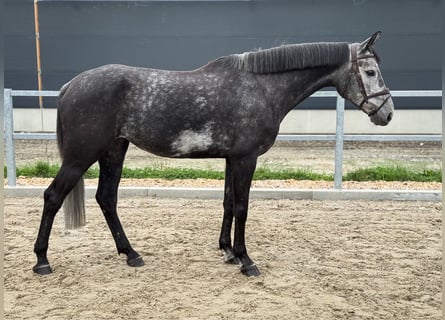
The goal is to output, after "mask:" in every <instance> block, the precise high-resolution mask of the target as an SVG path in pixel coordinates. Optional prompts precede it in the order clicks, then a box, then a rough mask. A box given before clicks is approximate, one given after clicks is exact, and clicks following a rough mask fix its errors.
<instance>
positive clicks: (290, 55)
mask: <svg viewBox="0 0 445 320" xmlns="http://www.w3.org/2000/svg"><path fill="white" fill-rule="evenodd" d="M225 59H226V61H227V63H228V64H229V65H231V66H233V67H235V68H238V69H242V70H245V71H248V72H253V73H273V72H283V71H289V70H300V69H306V68H314V67H320V66H334V65H340V64H343V63H345V62H346V61H348V59H349V46H348V44H347V43H346V42H318V43H303V44H290V45H282V46H280V47H275V48H271V49H265V50H258V51H251V52H245V53H242V54H233V55H230V56H227V57H225Z"/></svg>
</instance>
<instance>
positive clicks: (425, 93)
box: [4, 89, 442, 189]
mask: <svg viewBox="0 0 445 320" xmlns="http://www.w3.org/2000/svg"><path fill="white" fill-rule="evenodd" d="M58 95H59V91H36V90H12V89H5V91H4V108H5V110H4V111H5V151H6V167H7V178H8V186H15V185H16V162H15V146H14V140H16V139H39V140H52V139H56V134H54V133H31V132H26V133H14V119H13V97H18V96H20V97H39V96H44V97H56V96H58ZM391 95H392V96H393V97H441V96H442V90H410V91H401V90H394V91H391ZM310 97H311V98H329V97H330V98H336V129H335V135H333V134H330V135H307V134H304V135H289V134H279V135H278V137H277V140H280V141H335V171H334V188H335V189H341V188H342V177H343V142H344V141H442V135H440V134H439V135H345V134H344V113H345V100H344V99H343V98H342V97H341V96H340V95H339V94H338V93H337V92H336V91H318V92H315V93H314V94H312V95H311V96H310Z"/></svg>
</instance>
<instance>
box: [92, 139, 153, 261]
mask: <svg viewBox="0 0 445 320" xmlns="http://www.w3.org/2000/svg"><path fill="white" fill-rule="evenodd" d="M127 149H128V141H127V140H124V139H119V140H117V141H116V144H115V145H113V147H112V149H110V150H109V151H108V152H107V153H106V154H105V155H104V156H103V157H102V158H100V159H99V166H100V174H99V186H98V189H97V193H96V200H97V203H98V204H99V206H100V208H101V209H102V212H103V214H104V217H105V220H106V221H107V224H108V227H109V228H110V231H111V234H112V235H113V238H114V241H115V243H116V248H117V251H118V253H119V254H121V253H124V254H125V255H126V256H127V264H128V265H129V266H132V267H140V266H143V265H144V261H143V259H142V257H141V256H140V255H139V254H138V253H137V252H136V251H135V250H134V249H133V248H132V247H131V245H130V242H129V241H128V239H127V236H126V235H125V232H124V230H123V227H122V224H121V222H120V220H119V217H118V215H117V208H116V207H117V192H118V186H119V182H120V178H121V174H122V166H123V162H124V158H125V153H126V152H127Z"/></svg>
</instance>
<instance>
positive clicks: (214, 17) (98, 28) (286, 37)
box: [5, 0, 443, 108]
mask: <svg viewBox="0 0 445 320" xmlns="http://www.w3.org/2000/svg"><path fill="white" fill-rule="evenodd" d="M5 7H6V8H5V9H6V15H5V22H6V23H5V45H6V49H5V86H6V87H10V88H14V89H36V88H37V75H36V67H35V66H36V62H35V60H36V58H35V37H34V15H33V1H31V0H26V1H25V0H6V3H5ZM440 8H441V1H440V0H397V1H388V0H386V1H385V0H338V1H332V0H317V1H314V0H299V1H272V0H269V1H267V0H263V1H40V2H39V11H40V37H41V56H42V69H43V84H44V89H48V90H58V89H59V88H60V86H61V85H62V84H63V83H65V82H66V81H68V80H69V79H71V78H72V77H73V76H74V75H76V74H78V73H79V72H81V71H83V70H85V69H89V68H92V67H95V66H99V65H103V64H107V63H124V64H129V65H135V66H143V67H152V68H165V69H176V70H186V69H193V68H196V67H199V66H200V65H203V64H205V63H206V62H207V61H209V60H211V59H214V58H217V57H219V56H222V55H226V54H230V53H237V52H243V51H248V50H251V49H254V48H260V47H261V48H268V47H272V46H277V45H280V44H282V43H298V42H315V41H348V42H356V41H361V40H364V39H365V38H366V37H368V36H369V35H370V34H372V33H373V32H374V31H376V30H382V31H383V37H382V39H381V40H380V42H379V43H378V44H377V46H376V47H377V50H378V52H379V54H380V55H381V57H382V65H381V69H382V72H383V76H384V79H385V82H386V84H387V86H388V87H389V88H391V89H393V90H394V89H398V90H402V89H403V90H411V89H412V90H414V89H441V48H440V39H441V37H442V36H443V35H442V34H441V32H442V25H441V16H440V12H441V10H440ZM399 100H400V101H396V104H397V106H398V107H399V108H440V99H427V100H425V99H403V100H401V99H399ZM36 101H37V100H36V99H32V101H30V100H29V99H28V100H25V99H16V100H15V105H21V106H29V105H36V104H37V102H36ZM45 105H46V106H51V105H53V101H52V100H49V99H45ZM323 106H325V102H324V101H323V100H320V99H318V100H313V101H312V100H311V101H309V102H307V103H305V104H304V105H303V107H310V108H312V107H323Z"/></svg>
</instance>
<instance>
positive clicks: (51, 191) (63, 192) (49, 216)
mask: <svg viewBox="0 0 445 320" xmlns="http://www.w3.org/2000/svg"><path fill="white" fill-rule="evenodd" d="M88 167H89V165H84V166H80V167H79V166H78V165H76V166H73V165H69V164H67V163H65V162H64V163H62V166H61V168H60V170H59V172H58V173H57V175H56V177H55V178H54V180H53V182H52V183H51V184H50V185H49V187H48V188H47V189H46V190H45V192H44V206H43V213H42V219H41V222H40V227H39V233H38V235H37V240H36V242H35V244H34V253H35V254H36V256H37V264H36V265H35V266H34V267H33V271H34V272H35V273H38V274H41V275H45V274H49V273H51V272H52V270H51V267H50V264H49V262H48V258H47V252H48V241H49V236H50V233H51V229H52V226H53V222H54V218H55V216H56V214H57V212H58V211H59V209H60V207H61V206H62V203H63V200H64V199H65V197H66V196H67V195H68V193H69V192H70V191H71V190H72V189H73V188H74V186H75V185H76V184H77V182H78V181H79V179H80V178H81V177H82V175H83V174H84V172H85V171H86V170H87V169H88Z"/></svg>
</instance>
